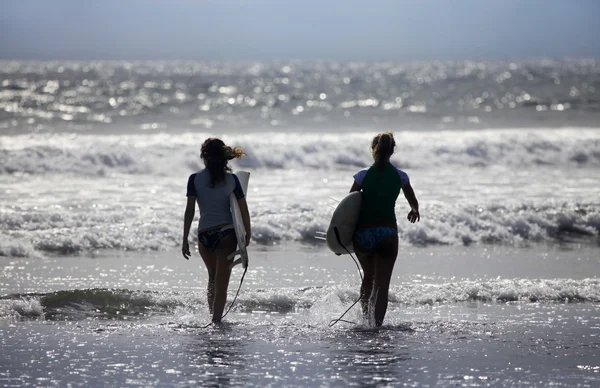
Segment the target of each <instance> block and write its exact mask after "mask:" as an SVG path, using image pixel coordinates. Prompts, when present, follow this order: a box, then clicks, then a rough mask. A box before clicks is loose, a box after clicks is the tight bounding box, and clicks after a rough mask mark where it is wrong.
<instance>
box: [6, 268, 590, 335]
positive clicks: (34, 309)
mask: <svg viewBox="0 0 600 388" xmlns="http://www.w3.org/2000/svg"><path fill="white" fill-rule="evenodd" d="M358 291H359V290H358V286H354V285H353V286H349V285H343V284H342V285H339V286H333V287H319V288H315V287H308V288H285V287H283V288H281V287H278V288H273V289H252V290H246V291H244V292H243V293H241V294H240V295H239V296H238V299H237V300H236V302H235V308H234V311H237V312H253V313H268V312H274V313H294V312H299V311H306V312H309V318H310V319H311V322H313V323H317V324H326V323H328V322H329V320H330V319H332V314H333V315H335V314H334V313H336V314H337V313H338V312H340V313H341V312H343V311H345V310H346V308H348V306H349V305H350V304H351V303H353V302H354V301H355V300H356V299H357V298H358ZM465 302H482V303H506V302H516V303H531V302H545V303H555V302H558V303H574V302H575V303H577V302H587V303H589V302H591V303H598V302H600V281H599V280H598V279H595V278H593V279H591V278H590V279H577V280H575V279H493V280H463V281H456V282H447V283H438V284H432V283H417V284H415V283H402V284H398V285H392V287H391V289H390V295H389V303H390V308H394V307H395V306H398V305H400V306H420V305H433V304H435V305H444V304H455V303H465ZM205 303H206V301H205V298H204V293H173V292H165V291H162V292H156V291H145V292H141V291H129V290H105V289H94V290H70V291H60V292H56V293H49V294H41V295H9V296H6V297H4V299H2V300H0V318H14V317H34V318H35V317H39V316H41V315H42V314H44V313H47V314H48V316H50V317H51V316H53V315H55V314H63V315H61V317H62V316H64V314H66V315H67V316H70V317H71V318H72V319H73V318H74V319H82V318H85V317H86V316H102V315H103V314H115V311H116V310H121V314H124V315H137V314H140V313H141V312H143V313H148V314H164V313H169V312H175V313H176V315H178V316H186V317H187V316H190V314H191V313H193V314H198V313H201V314H202V315H203V317H204V315H205V314H204V312H205ZM357 308H358V307H357ZM69 309H71V310H72V312H71V313H65V312H66V311H67V310H69ZM311 317H312V318H311Z"/></svg>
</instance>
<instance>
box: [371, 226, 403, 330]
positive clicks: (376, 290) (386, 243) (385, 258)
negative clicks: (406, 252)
mask: <svg viewBox="0 0 600 388" xmlns="http://www.w3.org/2000/svg"><path fill="white" fill-rule="evenodd" d="M397 255H398V235H393V236H390V237H388V238H386V239H385V240H383V241H381V242H380V243H379V244H378V245H377V247H376V249H375V254H374V255H373V258H372V260H373V264H374V267H375V270H374V272H375V274H374V286H373V294H372V295H371V298H370V299H371V301H372V303H373V305H374V307H375V326H381V325H382V324H383V320H384V318H385V313H386V312H387V305H388V293H389V290H390V281H391V278H392V272H393V270H394V264H395V263H396V256H397Z"/></svg>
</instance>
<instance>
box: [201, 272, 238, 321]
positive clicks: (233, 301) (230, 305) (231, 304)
mask: <svg viewBox="0 0 600 388" xmlns="http://www.w3.org/2000/svg"><path fill="white" fill-rule="evenodd" d="M247 271H248V266H246V267H245V268H244V273H243V274H242V278H241V279H240V285H239V286H238V289H237V292H236V293H235V296H234V297H233V300H232V301H231V303H230V304H229V307H228V308H227V311H225V314H223V315H222V316H221V320H222V319H223V318H225V316H226V315H227V314H229V312H230V311H231V308H232V307H233V304H234V303H235V301H236V300H237V297H238V295H239V294H240V290H241V289H242V284H243V283H244V277H245V276H246V272H247ZM212 324H214V322H211V323H209V324H208V325H206V326H203V327H202V328H203V329H206V328H207V327H209V326H210V325H212Z"/></svg>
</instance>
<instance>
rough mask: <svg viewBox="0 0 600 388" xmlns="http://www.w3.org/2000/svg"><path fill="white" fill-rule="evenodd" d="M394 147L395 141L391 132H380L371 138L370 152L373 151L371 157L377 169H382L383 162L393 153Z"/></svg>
mask: <svg viewBox="0 0 600 388" xmlns="http://www.w3.org/2000/svg"><path fill="white" fill-rule="evenodd" d="M394 147H396V141H395V140H394V135H393V134H392V133H391V132H384V133H380V134H379V135H377V136H375V137H374V138H373V141H372V142H371V152H372V153H373V159H375V167H376V168H377V169H378V170H381V169H383V166H384V165H385V163H387V162H388V161H389V159H390V157H391V156H392V154H393V153H394Z"/></svg>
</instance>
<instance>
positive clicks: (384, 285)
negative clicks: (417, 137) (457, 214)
mask: <svg viewBox="0 0 600 388" xmlns="http://www.w3.org/2000/svg"><path fill="white" fill-rule="evenodd" d="M395 146H396V142H395V141H394V136H393V135H392V133H391V132H386V133H381V134H379V135H377V136H375V137H374V138H373V141H372V143H371V151H372V153H373V159H374V160H375V163H374V164H373V165H372V166H371V167H370V168H368V169H365V170H362V171H359V172H358V173H357V174H356V175H354V183H353V185H352V188H351V189H350V192H353V191H362V193H363V200H362V208H361V212H360V218H359V221H358V226H357V229H356V232H355V234H354V251H355V252H356V255H357V256H358V261H359V262H360V264H361V266H362V269H363V273H364V277H363V282H362V285H361V287H360V297H361V304H362V310H363V314H364V316H365V318H367V319H369V321H370V322H371V323H374V324H375V326H381V325H382V324H383V319H384V318H385V313H386V310H387V304H388V292H389V288H390V280H391V277H392V271H393V269H394V263H395V262H396V256H397V255H398V226H397V224H396V212H395V210H394V208H395V206H396V199H397V198H398V195H399V194H400V191H402V192H403V193H404V196H405V197H406V200H407V201H408V203H409V205H410V208H411V210H410V212H409V213H408V216H407V219H408V221H409V222H411V223H414V222H416V221H419V220H420V218H421V216H420V215H419V202H418V201H417V198H416V196H415V192H414V191H413V189H412V187H411V186H410V180H409V179H408V175H407V174H406V173H405V172H404V171H402V170H400V169H398V168H396V167H394V166H393V165H392V164H391V163H390V157H391V156H392V154H393V153H394V148H395ZM372 320H374V322H372Z"/></svg>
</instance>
